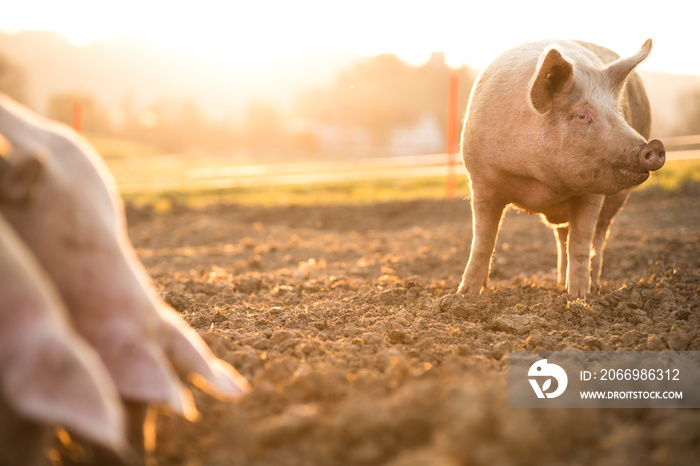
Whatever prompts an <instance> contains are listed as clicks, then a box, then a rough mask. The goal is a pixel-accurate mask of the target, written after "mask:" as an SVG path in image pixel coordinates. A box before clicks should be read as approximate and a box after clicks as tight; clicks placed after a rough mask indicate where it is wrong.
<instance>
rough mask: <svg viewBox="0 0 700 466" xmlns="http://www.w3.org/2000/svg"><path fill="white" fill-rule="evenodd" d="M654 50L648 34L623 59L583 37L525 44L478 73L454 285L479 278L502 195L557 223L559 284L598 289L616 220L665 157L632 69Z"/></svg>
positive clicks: (464, 286) (581, 290)
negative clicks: (466, 206) (462, 239)
mask: <svg viewBox="0 0 700 466" xmlns="http://www.w3.org/2000/svg"><path fill="white" fill-rule="evenodd" d="M651 48H652V42H651V40H647V41H646V42H645V43H644V45H643V46H642V48H641V50H640V51H639V52H638V53H636V54H635V55H632V56H631V57H627V58H619V57H618V55H617V54H616V53H614V52H612V51H610V50H608V49H606V48H604V47H600V46H598V45H594V44H590V43H586V42H578V41H541V42H532V43H527V44H524V45H521V46H518V47H515V48H513V49H511V50H509V51H507V52H505V53H503V54H502V55H501V56H499V57H498V58H496V60H495V61H494V62H493V63H492V64H491V65H489V66H488V67H487V68H486V69H485V70H484V71H483V72H482V73H481V74H480V75H479V77H478V78H477V80H476V82H475V83H474V87H473V89H472V94H471V97H470V98H469V106H468V108H467V115H466V118H465V122H464V129H463V132H462V157H463V159H464V165H465V167H466V169H467V171H468V172H469V178H470V185H471V191H472V197H471V203H472V212H473V239H472V247H471V252H470V255H469V262H468V263H467V267H466V270H465V272H464V276H463V277H462V283H461V285H460V287H459V291H460V292H462V293H469V294H471V293H479V292H480V291H481V289H482V288H483V287H484V286H485V285H486V282H487V279H488V275H489V267H490V263H491V256H492V255H493V249H494V245H495V243H496V236H497V234H498V229H499V227H500V222H501V218H502V216H503V211H504V209H505V208H506V206H508V205H510V204H513V205H515V206H516V207H519V208H521V209H524V210H527V211H529V212H533V213H535V212H536V213H539V214H541V215H542V217H543V218H544V219H545V220H546V222H547V223H549V224H550V225H551V226H553V227H554V229H555V234H556V239H557V243H558V261H557V262H558V267H557V268H558V276H559V282H560V284H565V285H566V289H567V291H568V293H569V295H570V296H572V297H574V298H578V297H583V296H585V295H586V294H587V293H589V292H590V290H591V283H592V284H593V286H594V287H597V285H598V280H599V278H600V271H601V267H602V257H603V248H604V246H605V240H606V238H607V236H608V232H609V229H610V225H611V223H612V221H613V218H614V217H615V215H616V214H617V212H618V211H619V210H620V208H621V207H622V206H623V204H624V203H625V200H626V199H627V196H628V195H629V192H630V190H631V189H632V188H633V187H635V186H637V185H639V184H640V183H642V182H643V181H645V180H646V179H647V178H649V172H650V171H654V170H658V169H659V168H661V167H662V166H663V164H664V161H665V156H666V153H665V150H664V146H663V144H662V143H661V142H660V141H658V140H653V141H651V142H647V140H648V138H649V133H650V129H651V113H650V108H649V101H648V99H647V95H646V92H645V91H644V86H643V84H642V81H641V79H640V78H639V76H637V74H636V73H634V69H635V68H636V67H637V65H639V63H641V62H642V61H643V60H644V59H646V58H647V56H648V55H649V53H650V52H651ZM591 256H592V257H591Z"/></svg>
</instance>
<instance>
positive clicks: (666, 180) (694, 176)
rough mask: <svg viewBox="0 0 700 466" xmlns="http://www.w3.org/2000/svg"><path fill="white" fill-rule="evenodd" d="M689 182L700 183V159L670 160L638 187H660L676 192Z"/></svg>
mask: <svg viewBox="0 0 700 466" xmlns="http://www.w3.org/2000/svg"><path fill="white" fill-rule="evenodd" d="M689 183H700V160H669V161H667V162H666V165H665V166H664V167H663V168H662V169H661V170H659V171H658V172H655V173H654V174H652V175H651V177H650V178H649V180H647V181H646V182H645V183H644V184H643V185H642V186H640V187H639V188H637V189H649V188H651V187H659V188H661V189H663V190H664V191H666V192H675V191H678V190H679V189H680V188H681V187H683V185H686V184H689Z"/></svg>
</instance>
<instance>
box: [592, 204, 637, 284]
mask: <svg viewBox="0 0 700 466" xmlns="http://www.w3.org/2000/svg"><path fill="white" fill-rule="evenodd" d="M628 196H629V192H622V193H619V194H615V195H613V196H607V197H606V198H605V201H604V202H603V207H602V208H601V209H600V215H598V223H596V226H595V233H594V234H593V258H592V259H591V288H592V290H596V291H597V290H598V288H599V287H600V272H601V271H602V269H603V250H604V249H605V241H606V240H607V239H608V234H609V233H610V225H612V221H613V219H614V218H615V216H616V215H617V213H618V212H619V211H620V209H621V208H622V206H623V205H625V201H627V197H628Z"/></svg>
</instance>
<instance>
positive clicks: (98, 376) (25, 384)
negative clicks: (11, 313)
mask: <svg viewBox="0 0 700 466" xmlns="http://www.w3.org/2000/svg"><path fill="white" fill-rule="evenodd" d="M32 333H33V335H32V336H34V335H36V337H35V338H28V340H31V341H32V342H33V347H31V348H26V351H23V352H22V353H21V354H20V355H19V356H18V357H17V358H15V360H13V365H12V366H11V367H10V369H9V370H6V371H5V373H3V376H4V377H3V380H2V388H3V389H4V390H3V391H4V395H5V396H6V399H7V400H8V401H9V403H10V404H11V405H12V406H13V407H14V409H15V410H16V411H17V412H18V413H20V414H21V415H22V416H23V417H26V418H28V419H31V420H34V421H36V422H39V423H41V424H46V425H60V426H63V427H65V428H67V429H69V430H71V431H73V432H75V433H78V434H80V435H82V436H84V437H86V438H88V439H90V440H92V441H94V442H97V443H99V444H100V445H103V446H105V447H108V448H110V449H112V450H114V451H116V452H118V453H119V452H123V451H124V449H125V447H126V439H125V437H124V434H125V420H124V412H123V409H122V405H121V401H120V400H119V395H118V394H117V391H116V389H115V387H114V385H113V384H112V381H111V379H110V377H109V374H108V373H107V370H106V369H105V368H104V366H103V365H102V362H101V361H100V359H99V357H98V356H97V354H95V353H94V351H92V349H91V348H89V347H88V346H87V344H85V343H83V342H82V340H79V337H78V336H77V335H73V334H72V332H62V331H60V330H56V329H55V328H50V329H48V330H46V328H45V325H44V326H42V324H38V325H37V326H36V328H34V329H32ZM27 346H29V344H27Z"/></svg>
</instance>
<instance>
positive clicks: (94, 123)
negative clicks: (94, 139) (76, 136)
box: [48, 93, 112, 134]
mask: <svg viewBox="0 0 700 466" xmlns="http://www.w3.org/2000/svg"><path fill="white" fill-rule="evenodd" d="M78 101H79V102H80V103H81V105H82V117H83V121H82V127H83V131H86V132H89V133H98V134H111V133H112V124H111V122H110V119H109V116H108V115H107V112H106V111H104V110H103V109H102V108H101V107H100V106H99V105H98V104H97V102H95V100H94V99H93V98H92V97H90V96H89V95H86V94H81V93H69V94H59V95H55V96H53V97H51V99H50V100H49V107H48V116H49V118H52V119H54V120H58V121H61V122H63V123H65V124H67V125H71V124H72V122H73V109H74V106H75V103H76V102H78Z"/></svg>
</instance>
